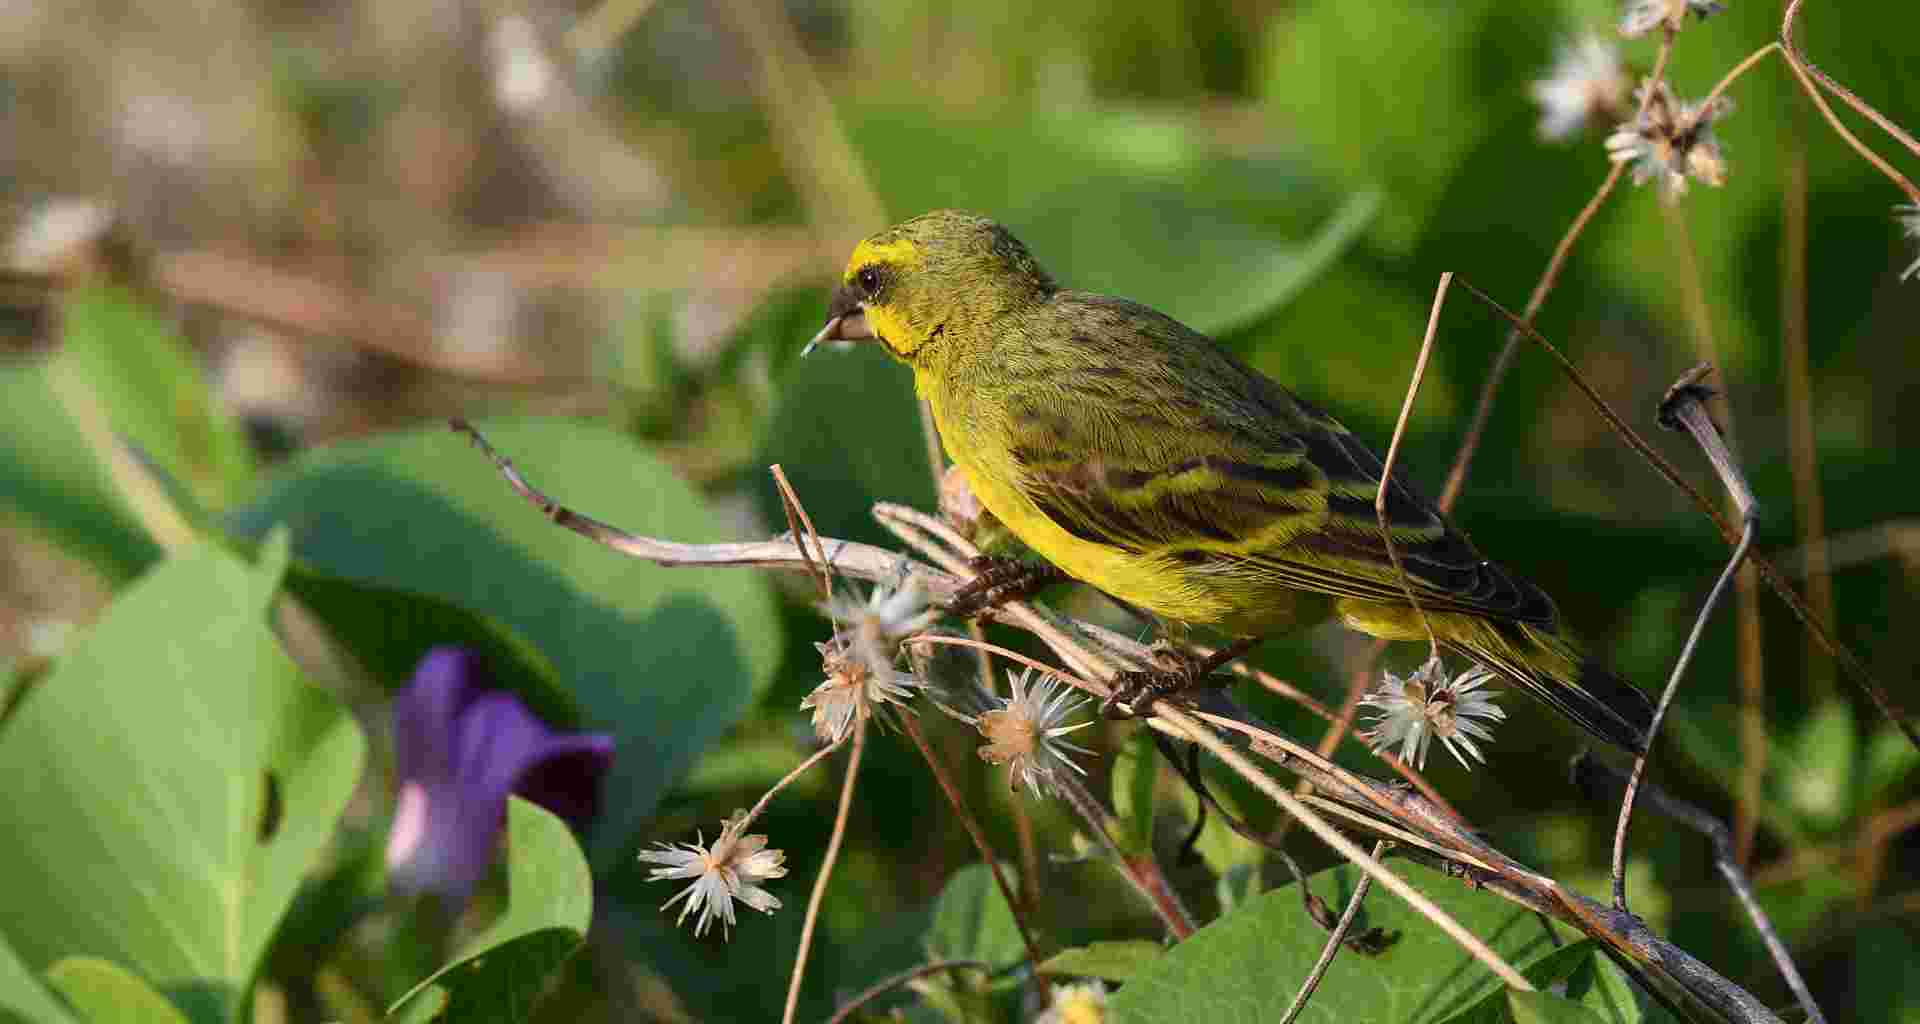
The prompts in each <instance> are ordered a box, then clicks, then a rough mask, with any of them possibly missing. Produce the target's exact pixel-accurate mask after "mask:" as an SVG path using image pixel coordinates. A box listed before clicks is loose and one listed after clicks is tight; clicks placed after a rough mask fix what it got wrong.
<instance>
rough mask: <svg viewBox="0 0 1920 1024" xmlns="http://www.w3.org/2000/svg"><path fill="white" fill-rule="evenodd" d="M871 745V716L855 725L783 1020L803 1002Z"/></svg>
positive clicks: (787, 1021)
mask: <svg viewBox="0 0 1920 1024" xmlns="http://www.w3.org/2000/svg"><path fill="white" fill-rule="evenodd" d="M866 749H867V720H866V719H865V718H861V719H859V720H858V721H857V722H855V723H854V726H853V752H852V753H851V754H849V755H847V777H846V780H845V781H843V782H842V783H841V784H840V809H839V810H837V811H835V812H834V815H833V833H832V834H831V835H830V836H828V837H827V852H826V856H824V857H823V858H821V861H820V874H819V876H818V877H817V878H815V879H814V880H813V892H812V894H811V895H809V896H808V897H807V916H806V919H805V922H804V923H803V924H801V926H800V948H799V950H797V951H796V952H795V953H794V954H793V978H792V980H790V981H789V982H787V1008H786V1010H785V1012H783V1013H782V1014H781V1015H780V1021H781V1024H793V1013H794V1010H795V1009H796V1008H798V1007H799V1005H800V979H801V977H802V976H803V975H804V974H805V973H806V970H807V953H808V951H809V950H811V949H812V948H813V928H814V925H816V924H818V923H819V920H820V904H821V902H822V900H823V899H825V897H826V895H827V882H828V881H829V880H830V879H832V878H833V865H834V862H835V861H837V860H839V858H840V841H841V840H843V839H845V838H846V837H847V812H848V811H849V810H850V809H851V808H852V807H853V787H854V782H855V780H857V779H859V777H860V755H861V754H863V753H865V752H866Z"/></svg>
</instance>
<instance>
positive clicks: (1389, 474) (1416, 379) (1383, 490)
mask: <svg viewBox="0 0 1920 1024" xmlns="http://www.w3.org/2000/svg"><path fill="white" fill-rule="evenodd" d="M1451 284H1453V271H1451V270H1449V271H1446V272H1444V273H1442V274H1441V275H1440V286H1439V287H1438V288H1436V289H1434V292H1433V311H1432V312H1430V313H1428V314H1427V333H1426V336H1425V337H1423V338H1421V339H1420V357H1419V358H1418V359H1416V360H1414V363H1413V379H1412V380H1410V381H1408V382H1407V397H1406V399H1405V400H1403V401H1402V402H1401V403H1400V419H1399V422H1397V423H1395V424H1394V425H1393V440H1392V441H1391V442H1389V443H1388V444H1387V461H1386V464H1385V465H1383V466H1382V467H1381V468H1380V485H1379V486H1378V487H1376V488H1374V491H1373V516H1374V518H1375V519H1376V520H1377V521H1378V522H1379V523H1380V541H1381V543H1383V544H1385V545H1386V546H1387V559H1388V561H1391V562H1392V563H1393V572H1394V575H1396V576H1398V577H1399V578H1400V590H1401V591H1402V592H1403V593H1405V594H1406V595H1407V603H1408V604H1410V605H1412V606H1413V613H1414V614H1415V615H1418V616H1419V617H1420V628H1421V629H1424V630H1426V631H1427V643H1428V644H1429V645H1430V646H1431V648H1432V652H1433V660H1435V661H1439V660H1440V638H1439V637H1436V636H1434V635H1433V623H1431V622H1429V621H1427V610H1426V609H1425V608H1422V607H1421V606H1420V599H1419V598H1418V597H1416V596H1414V593H1413V581H1412V580H1411V579H1409V578H1407V569H1406V566H1404V565H1401V564H1400V546H1399V545H1398V544H1395V543H1394V542H1393V528H1392V527H1390V526H1388V525H1387V489H1388V488H1390V487H1392V486H1393V463H1394V461H1395V460H1396V459H1398V458H1399V457H1400V440H1401V438H1403V437H1405V436H1406V433H1407V419H1408V417H1410V416H1412V415H1413V402H1414V399H1416V398H1418V397H1419V396H1420V382H1421V381H1422V380H1424V379H1426V376H1427V360H1428V359H1429V358H1430V357H1431V356H1432V355H1433V332H1434V331H1435V330H1436V329H1438V328H1439V326H1440V310H1442V309H1443V308H1445V307H1446V304H1447V287H1448V286H1449V285H1451Z"/></svg>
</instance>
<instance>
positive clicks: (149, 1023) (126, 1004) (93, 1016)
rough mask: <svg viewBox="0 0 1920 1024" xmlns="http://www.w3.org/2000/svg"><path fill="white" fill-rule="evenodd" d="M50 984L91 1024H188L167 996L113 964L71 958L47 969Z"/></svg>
mask: <svg viewBox="0 0 1920 1024" xmlns="http://www.w3.org/2000/svg"><path fill="white" fill-rule="evenodd" d="M47 984H49V985H52V986H53V987H54V988H56V989H58V990H59V991H60V994H61V995H64V996H66V997H67V1001H68V1002H69V1003H72V1004H73V1008H74V1011H75V1012H76V1013H77V1014H79V1017H80V1019H81V1020H84V1021H87V1022H88V1024H187V1018H186V1016H185V1015H184V1014H182V1013H181V1012H180V1010H179V1008H178V1007H176V1006H174V1005H173V1004H172V1003H170V1002H167V998H166V997H165V996H163V995H161V994H160V993H158V992H155V991H154V990H153V987H152V986H150V985H148V984H147V983H146V982H145V981H142V980H141V979H140V977H139V976H138V975H136V974H133V973H132V972H130V971H128V970H127V969H126V968H124V967H122V966H120V965H119V964H116V963H114V962H113V961H111V960H100V959H96V958H94V957H85V956H81V957H68V958H67V959H65V960H61V961H59V962H57V963H55V964H54V965H53V966H51V967H49V968H47Z"/></svg>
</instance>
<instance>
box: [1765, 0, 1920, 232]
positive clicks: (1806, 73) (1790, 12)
mask: <svg viewBox="0 0 1920 1024" xmlns="http://www.w3.org/2000/svg"><path fill="white" fill-rule="evenodd" d="M1799 8H1800V3H1799V0H1790V2H1789V3H1788V4H1787V14H1786V20H1785V21H1784V22H1783V23H1782V25H1781V29H1780V31H1781V41H1782V42H1783V43H1785V46H1783V47H1782V48H1781V51H1780V52H1781V53H1782V54H1784V55H1785V56H1786V58H1787V67H1788V68H1790V69H1792V71H1793V77H1794V78H1796V79H1798V80H1799V82H1800V88H1801V90H1802V91H1804V92H1805V93H1806V94H1807V98H1808V99H1810V100H1812V101H1813V105H1814V107H1815V108H1817V109H1818V110H1819V111H1820V116H1821V117H1824V118H1826V120H1827V126H1828V127H1830V128H1832V129H1833V131H1834V134H1836V135H1838V136H1840V138H1841V140H1842V141H1844V142H1846V144H1847V145H1849V146H1851V147H1853V151H1854V152H1856V153H1858V154H1860V158H1861V159H1862V160H1865V161H1866V162H1867V163H1869V164H1872V165H1873V167H1874V169H1875V170H1877V171H1879V172H1880V173H1881V174H1884V175H1886V176H1887V180H1889V181H1891V182H1893V183H1894V184H1895V185H1896V186H1898V187H1899V189H1900V191H1902V192H1905V193H1906V194H1907V198H1908V199H1910V200H1912V201H1913V202H1916V203H1920V187H1916V186H1915V185H1914V183H1913V182H1911V181H1908V180H1907V177H1906V175H1904V174H1901V173H1900V172H1899V171H1896V170H1894V169H1893V165H1892V164H1890V163H1888V162H1886V161H1885V160H1883V159H1881V157H1880V154H1878V153H1875V152H1874V151H1873V150H1871V149H1869V148H1867V144H1866V143H1864V142H1861V141H1860V139H1859V138H1858V137H1857V136H1855V135H1854V134H1853V133H1852V132H1850V131H1848V130H1847V126H1846V125H1844V124H1841V123H1840V118H1839V115H1837V114H1835V113H1834V112H1833V107H1831V106H1829V105H1828V104H1827V98H1826V97H1825V96H1822V95H1820V87H1819V86H1817V85H1815V84H1814V80H1813V78H1812V75H1813V74H1816V73H1818V72H1817V71H1815V70H1814V69H1813V65H1812V64H1810V63H1808V62H1807V61H1806V59H1805V58H1803V57H1801V56H1800V53H1799V51H1798V50H1796V49H1795V48H1794V45H1793V35H1792V32H1793V17H1794V14H1795V12H1797V11H1798V10H1799ZM1820 77H1821V78H1822V79H1823V80H1826V81H1828V82H1832V80H1831V79H1827V78H1826V76H1825V75H1821V76H1820ZM1832 85H1833V87H1834V88H1836V89H1839V92H1840V93H1844V94H1845V95H1846V96H1847V97H1853V94H1852V93H1850V92H1846V90H1844V89H1840V87H1839V83H1837V82H1832ZM1861 107H1865V108H1866V110H1872V109H1873V108H1871V107H1866V104H1864V103H1862V104H1861ZM1856 109H1858V108H1856ZM1869 117H1870V118H1872V119H1874V120H1875V123H1879V124H1880V126H1881V127H1882V128H1886V129H1888V130H1889V132H1892V131H1894V129H1893V128H1889V126H1890V125H1892V124H1893V122H1891V121H1885V119H1883V118H1880V117H1879V114H1878V112H1877V111H1876V112H1874V113H1873V114H1870V115H1869ZM1904 134H1905V133H1899V134H1897V135H1896V137H1897V138H1904Z"/></svg>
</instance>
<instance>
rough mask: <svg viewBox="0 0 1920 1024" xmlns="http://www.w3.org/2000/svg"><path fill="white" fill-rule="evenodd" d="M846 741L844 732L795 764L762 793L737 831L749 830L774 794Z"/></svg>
mask: <svg viewBox="0 0 1920 1024" xmlns="http://www.w3.org/2000/svg"><path fill="white" fill-rule="evenodd" d="M846 741H847V737H846V736H845V735H844V734H843V735H842V736H841V737H840V738H839V739H837V740H834V741H833V742H832V743H829V744H827V745H826V746H824V747H821V748H820V749H819V750H816V751H814V752H813V754H812V755H811V756H809V757H808V758H807V759H806V760H804V761H802V762H800V763H799V764H798V765H796V766H794V769H793V770H792V771H790V772H788V773H787V774H786V775H784V776H782V777H781V778H780V781H779V782H776V783H774V784H773V788H771V789H769V790H767V791H766V793H764V794H762V795H761V797H760V799H759V800H758V801H756V802H755V803H754V805H753V807H752V809H750V810H748V811H747V816H746V818H745V819H744V820H743V821H741V823H740V825H739V827H738V828H737V829H736V831H739V832H745V831H746V830H747V825H749V824H751V823H752V822H753V819H755V818H758V817H759V816H760V812H761V811H764V810H766V809H767V805H768V804H770V803H772V802H773V795H774V794H775V793H778V792H780V791H781V790H783V789H785V788H787V784H788V783H791V782H792V781H793V780H795V779H797V778H799V777H800V776H802V775H805V774H806V773H807V769H809V768H812V767H813V766H814V765H816V764H819V763H820V761H821V759H822V758H825V757H826V756H827V755H828V754H831V753H833V752H834V751H836V750H839V749H840V745H841V744H843V743H845V742H846Z"/></svg>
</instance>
